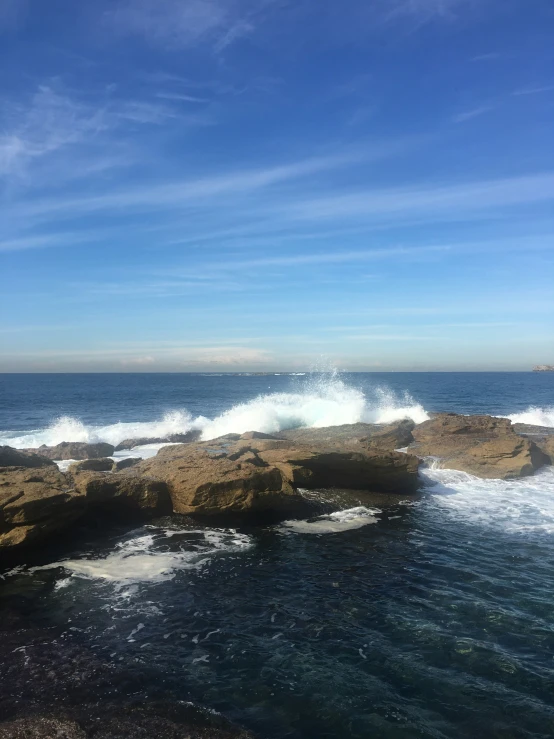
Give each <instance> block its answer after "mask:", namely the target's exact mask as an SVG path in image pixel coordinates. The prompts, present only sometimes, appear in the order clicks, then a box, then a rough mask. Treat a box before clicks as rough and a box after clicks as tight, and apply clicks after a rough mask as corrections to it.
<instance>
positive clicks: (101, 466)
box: [67, 457, 114, 475]
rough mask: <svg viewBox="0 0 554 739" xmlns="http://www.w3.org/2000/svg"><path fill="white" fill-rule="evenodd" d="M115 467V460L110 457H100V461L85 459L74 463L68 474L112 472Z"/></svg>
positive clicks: (70, 466)
mask: <svg viewBox="0 0 554 739" xmlns="http://www.w3.org/2000/svg"><path fill="white" fill-rule="evenodd" d="M113 466H114V461H113V459H110V458H109V457H99V458H98V459H84V460H83V461H82V462H74V463H73V464H70V465H69V468H68V470H67V471H68V472H69V473H70V474H73V475H74V474H76V473H78V472H87V471H89V472H110V471H111V470H112V468H113Z"/></svg>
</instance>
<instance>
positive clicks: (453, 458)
mask: <svg viewBox="0 0 554 739" xmlns="http://www.w3.org/2000/svg"><path fill="white" fill-rule="evenodd" d="M412 433H413V436H414V439H415V442H414V444H412V445H411V446H410V450H411V451H413V452H415V453H416V454H417V455H418V456H436V457H441V458H442V463H443V465H444V466H445V467H447V468H450V469H456V470H462V471H464V472H469V473H470V474H473V475H477V476H479V477H486V478H499V479H504V480H505V479H511V478H515V477H524V476H527V475H532V474H533V473H534V472H535V471H536V470H537V469H539V467H541V466H542V465H543V464H546V463H547V462H548V458H547V457H546V455H545V454H544V453H543V452H542V451H541V450H540V449H539V448H538V447H537V445H536V444H535V443H534V442H532V441H530V440H529V439H524V438H522V437H520V436H518V435H517V434H516V433H515V432H514V429H513V427H512V424H511V422H510V420H509V419H507V418H495V417H493V416H461V415H457V414H454V413H441V414H437V415H436V416H435V417H434V418H432V419H431V420H430V421H425V422H424V423H422V424H420V425H419V426H416V427H415V429H414V430H413V432H412Z"/></svg>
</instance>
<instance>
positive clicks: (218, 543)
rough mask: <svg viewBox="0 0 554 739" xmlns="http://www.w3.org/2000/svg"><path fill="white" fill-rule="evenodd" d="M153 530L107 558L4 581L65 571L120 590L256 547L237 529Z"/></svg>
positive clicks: (19, 571) (62, 562) (46, 567)
mask: <svg viewBox="0 0 554 739" xmlns="http://www.w3.org/2000/svg"><path fill="white" fill-rule="evenodd" d="M149 528H150V529H151V530H152V533H148V534H143V535H140V536H136V537H133V538H131V539H128V540H127V541H124V542H121V543H119V544H117V545H116V547H115V549H114V550H113V551H112V552H110V553H109V554H107V555H106V556H83V557H79V558H78V559H64V560H60V561H59V562H52V563H50V564H47V565H40V566H38V567H30V568H28V569H25V568H21V567H18V568H14V569H13V570H11V571H10V572H8V573H5V575H4V577H6V576H9V575H21V574H32V573H34V572H37V571H40V570H52V569H57V568H62V569H63V570H65V571H66V572H68V573H70V576H73V577H77V578H86V579H90V580H97V581H107V582H112V583H114V584H116V585H117V586H118V587H121V586H124V585H129V584H132V583H145V582H150V583H158V582H164V581H166V580H172V579H173V578H174V577H175V575H176V573H177V572H178V571H179V570H186V569H191V568H198V567H202V566H203V565H205V564H206V563H207V562H209V561H210V558H211V556H213V555H214V554H224V553H233V552H235V553H236V552H241V551H245V550H246V549H249V548H250V547H251V546H252V539H251V537H250V536H248V535H246V534H240V533H238V532H237V531H235V530H234V529H201V530H200V529H198V530H197V529H178V528H168V529H161V528H158V527H153V526H151V527H149ZM177 537H180V539H181V540H180V541H179V545H178V546H175V547H170V546H168V544H167V539H168V538H171V539H175V538H177Z"/></svg>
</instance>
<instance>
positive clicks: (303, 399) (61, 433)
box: [0, 372, 429, 456]
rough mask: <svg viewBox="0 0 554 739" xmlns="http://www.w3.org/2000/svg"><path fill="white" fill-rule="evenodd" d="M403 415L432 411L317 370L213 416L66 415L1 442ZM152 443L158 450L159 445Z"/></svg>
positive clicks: (207, 432) (421, 417)
mask: <svg viewBox="0 0 554 739" xmlns="http://www.w3.org/2000/svg"><path fill="white" fill-rule="evenodd" d="M403 418H411V419H413V420H414V421H415V422H416V423H421V422H422V421H426V420H427V419H428V418H429V416H428V415H427V413H426V411H425V409H424V408H423V407H422V406H421V405H420V404H419V403H416V402H415V400H414V399H413V398H412V397H411V396H410V395H409V394H408V393H404V394H402V395H401V396H398V395H396V394H395V393H393V392H392V391H391V390H389V389H386V388H379V387H378V388H374V389H373V390H372V391H368V394H367V395H366V394H364V392H362V391H361V390H359V389H357V388H355V387H352V386H349V385H347V384H346V383H345V382H343V381H342V380H341V379H340V377H339V375H338V373H336V372H332V373H328V374H325V375H316V376H315V379H309V378H307V380H306V381H305V385H304V388H303V389H302V390H301V391H299V392H294V393H268V394H265V395H259V396H258V397H257V398H254V399H252V400H250V401H248V402H246V403H240V404H238V405H235V406H233V407H232V408H231V409H229V410H228V411H226V412H225V413H222V414H221V415H219V416H217V417H216V418H214V419H208V418H205V417H204V416H197V417H196V418H195V417H193V416H192V415H191V414H190V413H189V412H188V411H186V410H175V411H172V412H171V413H166V414H165V415H164V416H163V417H162V418H161V419H159V420H157V421H142V422H136V423H121V422H120V423H115V424H111V425H108V426H87V425H85V424H84V423H82V422H81V421H79V420H78V419H76V418H71V417H69V416H62V417H61V418H58V419H57V420H56V421H55V422H53V423H52V424H51V425H50V426H49V427H48V428H46V429H39V430H36V431H31V432H29V433H26V434H20V435H10V434H8V433H4V434H2V435H0V444H7V445H9V446H13V447H17V448H20V449H21V448H28V447H37V446H40V445H41V444H46V445H47V446H54V445H56V444H59V443H60V442H62V441H81V442H87V443H93V442H98V441H106V442H109V443H110V444H114V445H117V444H118V443H119V442H120V441H123V439H130V438H138V437H161V438H163V437H167V436H169V435H171V434H176V433H181V434H182V433H186V432H188V431H191V430H199V431H201V432H202V438H203V439H205V440H207V439H214V438H216V437H217V436H223V435H224V434H228V433H244V432H245V431H260V432H265V433H276V432H278V431H282V430H284V429H289V428H296V427H301V426H308V427H312V428H320V427H323V426H337V425H342V424H348V423H358V422H365V423H390V422H392V421H396V420H400V419H403ZM148 446H149V447H150V449H152V451H153V452H154V450H155V451H157V449H159V447H160V445H158V446H155V445H148ZM141 449H142V450H143V452H144V454H142V453H141V454H140V455H138V454H137V456H146V455H147V450H146V449H145V447H141ZM154 453H155V452H154ZM134 455H135V450H133V451H132V452H126V453H125V456H134Z"/></svg>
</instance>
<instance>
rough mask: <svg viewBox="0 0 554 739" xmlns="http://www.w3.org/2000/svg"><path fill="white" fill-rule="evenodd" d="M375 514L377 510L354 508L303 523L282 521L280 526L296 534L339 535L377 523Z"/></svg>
mask: <svg viewBox="0 0 554 739" xmlns="http://www.w3.org/2000/svg"><path fill="white" fill-rule="evenodd" d="M377 513H381V511H380V510H379V509H378V508H366V507H365V506H356V507H355V508H347V509H346V510H343V511H335V512H334V513H330V514H327V515H324V516H318V517H317V518H312V519H308V520H304V521H295V520H290V521H283V523H282V524H281V526H283V527H284V528H285V529H287V530H289V531H293V532H294V533H297V534H339V533H341V532H342V531H350V530H351V529H360V528H362V526H367V525H368V524H372V523H377V518H375V514H377Z"/></svg>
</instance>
